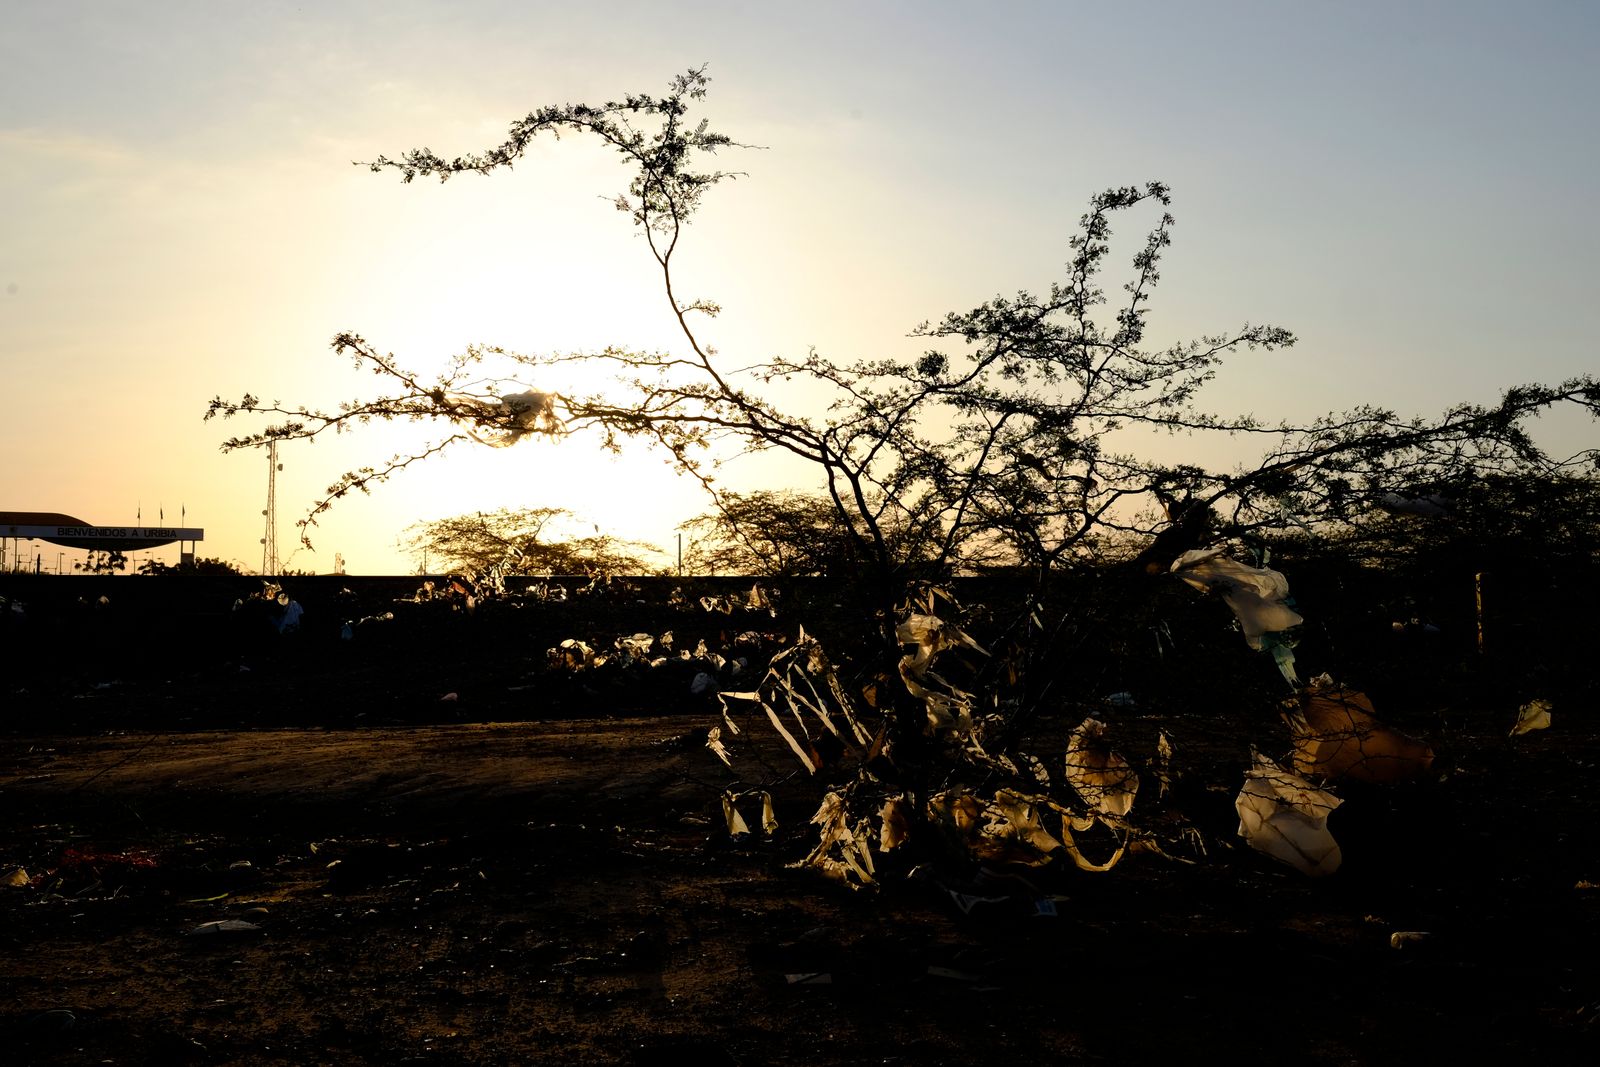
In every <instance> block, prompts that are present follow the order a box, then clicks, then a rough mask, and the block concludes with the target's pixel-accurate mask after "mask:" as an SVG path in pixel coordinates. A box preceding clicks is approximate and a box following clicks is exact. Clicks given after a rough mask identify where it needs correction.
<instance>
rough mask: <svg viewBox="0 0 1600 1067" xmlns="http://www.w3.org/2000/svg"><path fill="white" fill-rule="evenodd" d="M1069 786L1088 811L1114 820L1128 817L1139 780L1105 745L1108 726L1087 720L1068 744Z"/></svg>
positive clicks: (1114, 752) (1118, 755)
mask: <svg viewBox="0 0 1600 1067" xmlns="http://www.w3.org/2000/svg"><path fill="white" fill-rule="evenodd" d="M1066 777H1067V782H1068V784H1070V785H1071V786H1072V788H1073V789H1075V790H1076V791H1077V793H1078V796H1080V797H1082V798H1083V802H1084V803H1085V804H1087V805H1089V807H1091V808H1093V809H1094V810H1095V811H1098V812H1099V813H1100V814H1102V815H1109V816H1112V817H1113V818H1118V819H1120V818H1122V817H1124V816H1126V815H1127V814H1128V812H1129V810H1130V809H1131V808H1132V807H1133V798H1134V797H1135V796H1137V795H1138V793H1139V776H1138V775H1137V774H1136V773H1134V770H1133V767H1132V766H1130V765H1129V763H1128V761H1127V760H1126V759H1125V758H1123V756H1122V755H1121V753H1119V752H1116V751H1115V750H1113V749H1112V748H1111V745H1110V744H1109V743H1108V742H1107V741H1106V724H1105V723H1103V722H1101V721H1100V720H1099V719H1094V718H1090V719H1085V720H1083V722H1082V723H1080V724H1079V726H1078V728H1077V729H1076V730H1074V731H1072V738H1071V739H1070V740H1069V741H1068V742H1067V772H1066Z"/></svg>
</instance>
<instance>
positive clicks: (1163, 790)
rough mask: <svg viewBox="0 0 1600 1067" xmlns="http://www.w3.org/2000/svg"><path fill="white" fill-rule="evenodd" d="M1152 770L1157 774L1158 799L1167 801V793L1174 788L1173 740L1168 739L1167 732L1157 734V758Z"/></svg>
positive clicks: (1153, 762) (1152, 764)
mask: <svg viewBox="0 0 1600 1067" xmlns="http://www.w3.org/2000/svg"><path fill="white" fill-rule="evenodd" d="M1151 770H1153V771H1154V772H1155V776H1156V785H1157V786H1158V787H1159V789H1158V791H1157V793H1156V798H1157V799H1158V800H1159V799H1165V798H1166V795H1167V791H1168V790H1170V789H1171V788H1172V739H1171V738H1169V737H1167V732H1166V731H1165V730H1162V731H1160V732H1158V733H1157V734H1156V758H1155V760H1154V761H1152V763H1151Z"/></svg>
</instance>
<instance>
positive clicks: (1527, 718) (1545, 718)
mask: <svg viewBox="0 0 1600 1067" xmlns="http://www.w3.org/2000/svg"><path fill="white" fill-rule="evenodd" d="M1549 728H1550V702H1549V701H1548V700H1530V701H1528V702H1527V703H1526V704H1524V705H1522V707H1520V708H1518V709H1517V723H1516V725H1515V726H1513V727H1512V728H1511V736H1512V737H1516V736H1518V735H1519V734H1526V733H1531V732H1532V731H1534V730H1547V729H1549Z"/></svg>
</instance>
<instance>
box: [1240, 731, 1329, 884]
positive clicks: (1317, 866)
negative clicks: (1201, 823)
mask: <svg viewBox="0 0 1600 1067" xmlns="http://www.w3.org/2000/svg"><path fill="white" fill-rule="evenodd" d="M1252 755H1253V757H1254V761H1255V762H1254V766H1252V767H1251V768H1250V771H1249V773H1248V774H1247V775H1245V780H1244V788H1242V789H1240V790H1239V795H1238V797H1237V798H1236V799H1235V800H1234V808H1235V810H1237V811H1238V813H1239V836H1240V837H1242V838H1244V839H1245V841H1246V843H1248V844H1249V845H1250V847H1251V848H1253V849H1255V850H1256V851H1258V852H1264V853H1266V854H1267V855H1268V856H1271V857H1272V858H1273V859H1275V860H1277V861H1278V862H1280V863H1286V864H1288V865H1289V866H1291V867H1293V868H1295V869H1296V870H1297V871H1299V872H1300V873H1302V874H1305V875H1309V876H1311V877H1313V878H1320V877H1323V876H1325V875H1329V874H1332V873H1333V872H1334V871H1337V870H1338V869H1339V864H1340V862H1341V861H1342V860H1343V856H1342V854H1341V853H1340V851H1339V843H1338V842H1337V841H1335V840H1334V839H1333V835H1332V834H1331V833H1329V832H1328V816H1329V815H1331V814H1332V813H1333V810H1334V809H1335V808H1337V807H1338V806H1339V805H1340V804H1342V803H1344V801H1342V800H1340V799H1339V798H1338V797H1336V796H1334V795H1333V794H1332V793H1329V792H1327V791H1326V790H1323V789H1318V788H1317V787H1316V786H1314V785H1312V784H1311V783H1310V782H1308V781H1306V780H1305V779H1304V778H1302V777H1300V776H1299V775H1298V774H1295V773H1294V772H1293V771H1289V770H1285V769H1284V768H1283V767H1280V766H1278V764H1276V763H1274V762H1273V761H1272V760H1270V759H1268V758H1267V757H1266V756H1263V755H1262V754H1261V753H1259V752H1253V753H1252Z"/></svg>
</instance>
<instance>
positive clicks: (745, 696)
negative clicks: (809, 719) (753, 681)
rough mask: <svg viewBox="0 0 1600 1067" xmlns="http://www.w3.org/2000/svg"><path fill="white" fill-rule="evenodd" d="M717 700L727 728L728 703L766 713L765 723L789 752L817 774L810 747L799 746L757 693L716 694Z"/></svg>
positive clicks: (730, 723)
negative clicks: (748, 705) (751, 705)
mask: <svg viewBox="0 0 1600 1067" xmlns="http://www.w3.org/2000/svg"><path fill="white" fill-rule="evenodd" d="M717 699H718V700H720V701H721V702H722V718H723V721H724V722H726V723H727V724H728V725H729V726H732V725H733V718H732V715H731V708H730V707H729V701H735V700H737V701H744V702H747V703H752V704H755V705H757V706H758V707H760V708H761V710H762V711H764V712H766V714H767V721H768V722H770V723H772V728H773V729H774V730H776V731H778V736H779V737H781V738H783V740H784V741H785V742H786V743H787V744H788V746H789V748H790V750H791V751H792V752H793V753H794V754H795V756H796V757H797V758H799V760H800V762H801V764H802V765H804V766H805V769H806V770H807V771H810V772H811V773H812V774H816V773H817V760H816V758H815V756H814V754H813V753H812V751H811V749H810V747H809V746H808V745H802V744H800V742H799V741H798V740H796V739H795V736H794V734H793V733H791V732H790V730H789V728H788V727H787V726H785V725H784V724H783V720H782V719H780V718H779V717H778V713H777V712H776V711H775V710H773V707H772V705H771V704H769V703H767V701H766V699H765V698H764V697H763V696H762V695H761V693H760V692H759V691H755V692H745V693H718V694H717ZM734 732H735V733H737V732H738V730H737V729H735V730H734ZM807 740H809V738H807Z"/></svg>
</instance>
